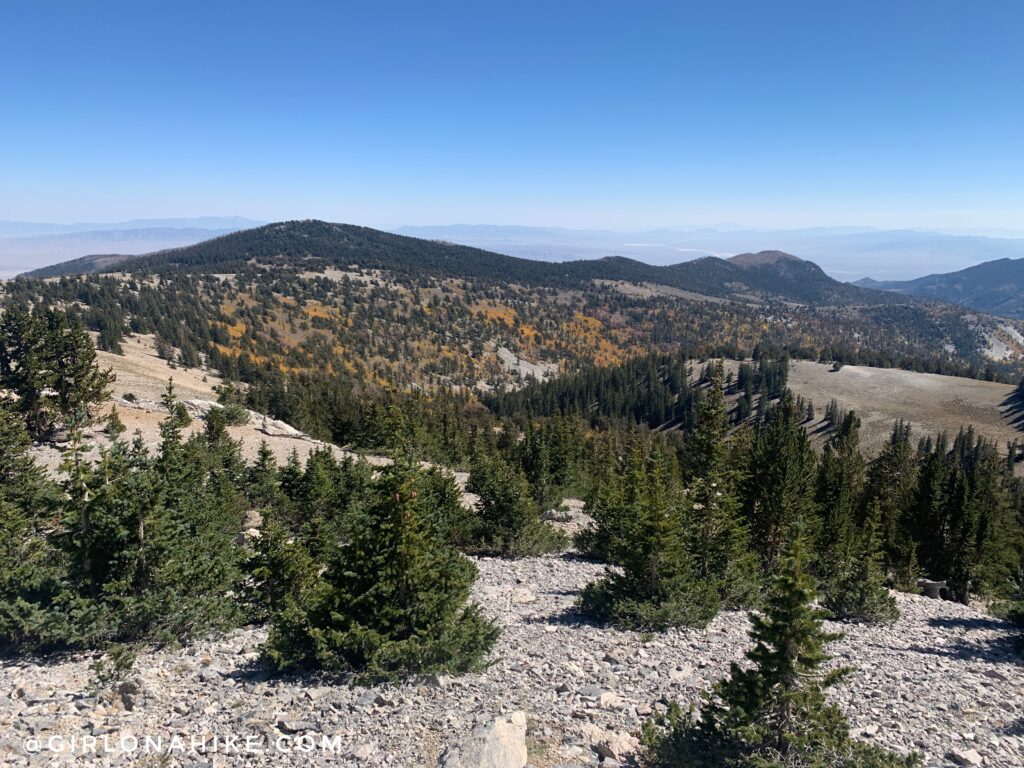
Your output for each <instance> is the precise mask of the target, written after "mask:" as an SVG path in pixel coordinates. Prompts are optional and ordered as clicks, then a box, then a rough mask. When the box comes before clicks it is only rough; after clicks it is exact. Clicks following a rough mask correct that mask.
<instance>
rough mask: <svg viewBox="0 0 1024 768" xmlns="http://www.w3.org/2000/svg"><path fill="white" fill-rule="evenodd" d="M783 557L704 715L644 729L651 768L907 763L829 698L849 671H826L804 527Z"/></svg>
mask: <svg viewBox="0 0 1024 768" xmlns="http://www.w3.org/2000/svg"><path fill="white" fill-rule="evenodd" d="M793 530H794V534H793V535H792V538H791V539H790V541H789V543H788V544H787V546H786V548H785V550H784V551H783V552H782V553H781V554H780V558H779V567H778V570H777V573H776V576H775V581H774V584H773V586H772V589H771V593H770V596H769V598H768V601H767V603H766V605H765V609H764V613H763V614H761V615H758V614H752V615H751V623H752V628H751V631H750V637H751V640H752V641H753V647H752V648H751V649H750V650H749V651H748V652H747V659H748V661H749V665H747V666H741V665H739V664H736V663H735V662H734V663H733V665H732V668H731V672H730V675H729V677H728V678H726V679H724V680H722V681H720V682H719V683H718V684H716V685H715V687H714V688H713V689H712V690H711V691H710V692H709V693H708V694H706V695H705V698H704V700H703V702H702V706H701V712H700V717H699V719H697V718H695V717H693V716H692V715H690V716H686V715H684V714H683V713H682V710H681V709H680V708H679V707H678V705H676V706H673V707H672V708H671V709H670V711H669V713H668V716H667V717H665V718H663V719H662V720H661V721H660V722H659V723H657V724H655V723H651V724H648V726H647V727H646V728H645V733H644V736H645V738H644V740H645V743H646V745H647V750H648V751H647V763H648V764H649V765H651V766H653V767H654V768H683V767H684V766H685V767H686V768H721V767H723V766H734V767H736V768H740V767H742V768H755V767H756V768H819V767H820V766H826V765H827V766H831V767H834V768H899V767H903V768H907V767H908V766H913V765H916V764H917V762H918V760H917V758H916V757H915V756H908V757H904V756H900V755H896V754H892V753H889V752H886V751H885V750H883V749H881V748H879V747H877V746H874V745H870V744H866V743H863V742H859V741H856V740H854V739H852V738H851V737H850V733H849V726H848V724H847V721H846V718H845V717H844V716H843V714H842V712H841V711H840V710H839V708H838V707H837V706H836V705H835V704H831V703H829V702H828V700H827V699H826V698H825V690H826V689H827V688H828V687H830V686H832V685H835V684H836V683H838V682H839V681H840V680H841V679H842V678H843V677H844V676H845V674H846V672H847V670H845V669H833V670H831V671H827V670H826V669H825V664H826V662H827V661H828V660H829V656H828V654H827V652H826V650H825V649H826V646H827V645H828V643H830V642H832V641H834V640H836V639H837V638H838V637H839V636H838V635H835V634H830V633H828V632H825V631H824V629H823V628H822V613H821V611H819V610H818V609H816V608H814V607H813V605H812V603H813V601H814V598H815V588H814V581H813V579H812V578H811V576H810V575H809V573H808V571H807V554H806V544H805V542H804V540H803V538H804V534H803V533H802V531H801V530H800V528H799V527H797V528H795V529H793Z"/></svg>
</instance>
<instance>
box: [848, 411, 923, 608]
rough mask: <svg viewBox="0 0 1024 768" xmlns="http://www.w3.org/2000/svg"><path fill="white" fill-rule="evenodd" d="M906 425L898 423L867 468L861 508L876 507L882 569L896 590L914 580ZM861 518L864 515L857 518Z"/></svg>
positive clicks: (913, 473) (911, 467)
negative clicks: (888, 574) (883, 567)
mask: <svg viewBox="0 0 1024 768" xmlns="http://www.w3.org/2000/svg"><path fill="white" fill-rule="evenodd" d="M910 437H911V429H910V425H909V424H907V423H906V422H904V421H898V422H896V424H894V425H893V429H892V434H891V435H890V436H889V439H888V441H886V444H885V446H884V447H883V448H882V451H881V453H879V455H878V457H877V458H876V459H875V460H874V461H872V462H871V464H870V465H869V466H868V472H867V482H866V486H865V491H864V509H865V510H866V509H870V508H871V507H872V506H874V505H877V507H878V512H879V535H880V536H881V541H882V553H883V558H884V559H883V563H884V566H885V570H886V571H887V572H888V573H890V574H892V579H893V582H894V583H895V584H896V585H898V586H899V587H900V588H904V589H905V588H909V587H912V586H913V585H914V584H915V582H916V581H917V576H918V574H917V569H916V559H917V558H916V553H915V543H914V538H913V535H912V531H911V530H910V528H909V518H908V515H909V513H910V510H911V507H912V505H913V503H914V495H915V493H916V490H917V479H918V465H917V459H916V457H915V455H914V449H913V447H912V446H911V444H910ZM860 517H861V519H864V513H863V512H862V513H861V515H860Z"/></svg>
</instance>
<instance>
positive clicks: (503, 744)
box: [440, 712, 527, 768]
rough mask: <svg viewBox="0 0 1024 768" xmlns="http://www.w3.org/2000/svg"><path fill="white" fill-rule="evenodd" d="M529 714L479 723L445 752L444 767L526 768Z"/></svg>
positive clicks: (521, 713)
mask: <svg viewBox="0 0 1024 768" xmlns="http://www.w3.org/2000/svg"><path fill="white" fill-rule="evenodd" d="M526 759H527V755H526V714H525V713H524V712H513V713H512V714H511V715H509V716H508V717H499V718H497V719H496V720H494V721H493V722H491V723H488V724H486V725H478V726H477V727H476V728H474V729H473V732H472V733H470V735H469V736H468V737H467V738H466V740H465V741H463V742H462V744H460V745H459V746H457V747H455V748H452V749H448V750H446V751H445V753H444V754H442V755H441V760H440V765H441V766H443V768H523V766H525V765H526Z"/></svg>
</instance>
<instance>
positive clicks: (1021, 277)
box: [856, 259, 1024, 319]
mask: <svg viewBox="0 0 1024 768" xmlns="http://www.w3.org/2000/svg"><path fill="white" fill-rule="evenodd" d="M856 285H859V286H861V287H863V288H874V289H879V290H885V291H894V292H896V293H901V294H904V295H906V296H918V297H921V298H927V299H937V300H940V301H949V302H953V303H955V304H962V305H964V306H967V307H971V308H972V309H977V310H979V311H981V312H985V313H988V314H991V315H1000V316H1002V317H1013V318H1018V319H1020V318H1024V259H997V260H995V261H987V262H985V263H984V264H978V265H976V266H973V267H968V268H967V269H961V270H959V271H958V272H950V273H947V274H936V275H927V276H925V277H919V278H917V279H916V280H898V281H879V280H872V279H870V278H865V279H863V280H858V281H857V282H856Z"/></svg>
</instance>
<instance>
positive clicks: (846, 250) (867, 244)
mask: <svg viewBox="0 0 1024 768" xmlns="http://www.w3.org/2000/svg"><path fill="white" fill-rule="evenodd" d="M395 231H396V232H397V233H399V234H403V235H410V236H412V237H422V238H428V239H432V240H447V241H449V242H453V243H460V244H462V245H471V246H474V247H476V248H483V249H486V250H489V251H496V252H498V253H505V254H508V255H510V256H521V257H524V258H529V259H542V260H544V261H566V260H570V259H593V258H600V257H602V256H612V255H618V256H629V257H631V258H634V259H638V260H639V261H644V262H648V263H651V264H673V263H676V262H678V261H682V260H684V259H692V258H699V257H701V256H731V255H732V254H735V253H740V252H743V251H754V252H756V251H761V250H765V249H770V250H779V251H785V252H787V253H791V254H795V255H796V256H799V257H801V258H804V259H810V260H812V261H814V262H815V263H816V264H819V265H820V266H821V267H822V269H824V270H825V272H827V273H828V274H830V275H832V276H833V277H835V278H837V279H839V280H855V279H857V278H861V277H873V278H875V279H878V280H904V279H909V278H914V277H918V276H920V275H922V274H924V273H927V272H934V271H936V269H938V270H940V271H952V270H957V269H962V268H964V267H968V266H971V265H973V264H978V263H981V262H984V261H991V260H993V259H1001V258H1022V257H1024V236H1021V237H1009V236H1007V237H986V236H981V235H976V234H946V233H942V232H930V231H921V230H911V229H907V230H881V229H871V228H867V227H814V228H809V229H785V230H769V229H756V230H755V229H743V228H734V227H728V226H722V227H718V228H708V227H705V228H692V229H658V230H650V231H643V232H611V231H607V230H575V229H562V228H558V227H520V226H491V225H453V226H428V227H401V228H399V229H397V230H395ZM1006 234H1007V235H1009V234H1013V233H1012V232H1007V233H1006Z"/></svg>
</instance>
